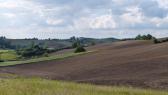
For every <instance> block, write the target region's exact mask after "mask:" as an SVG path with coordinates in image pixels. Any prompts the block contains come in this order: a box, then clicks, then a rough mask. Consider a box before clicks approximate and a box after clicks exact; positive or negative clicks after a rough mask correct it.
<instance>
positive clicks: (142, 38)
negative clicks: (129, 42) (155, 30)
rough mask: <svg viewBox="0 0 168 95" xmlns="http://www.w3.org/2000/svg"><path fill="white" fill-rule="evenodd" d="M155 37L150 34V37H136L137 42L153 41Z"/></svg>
mask: <svg viewBox="0 0 168 95" xmlns="http://www.w3.org/2000/svg"><path fill="white" fill-rule="evenodd" d="M154 38H155V37H153V36H152V35H150V34H148V35H138V36H136V38H135V40H152V39H154Z"/></svg>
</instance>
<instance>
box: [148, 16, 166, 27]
mask: <svg viewBox="0 0 168 95" xmlns="http://www.w3.org/2000/svg"><path fill="white" fill-rule="evenodd" d="M150 22H152V23H154V24H155V25H156V26H157V27H160V26H161V25H162V24H164V23H168V16H166V17H165V18H158V17H154V18H151V19H150Z"/></svg>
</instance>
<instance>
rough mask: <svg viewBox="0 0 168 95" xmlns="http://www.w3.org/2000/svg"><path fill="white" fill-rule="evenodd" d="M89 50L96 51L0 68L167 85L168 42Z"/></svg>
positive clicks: (70, 78)
mask: <svg viewBox="0 0 168 95" xmlns="http://www.w3.org/2000/svg"><path fill="white" fill-rule="evenodd" d="M88 50H94V51H95V52H93V53H89V54H84V55H80V56H75V57H71V58H66V59H63V60H53V61H45V62H39V63H36V64H22V65H15V66H9V67H0V72H1V73H12V74H17V75H22V76H27V77H30V76H38V77H42V78H47V79H54V80H66V81H74V82H82V83H83V82H84V83H92V84H98V85H114V86H133V87H142V88H144V87H145V88H159V89H168V43H161V44H152V42H150V41H123V42H115V43H111V44H102V45H97V46H93V47H90V48H88Z"/></svg>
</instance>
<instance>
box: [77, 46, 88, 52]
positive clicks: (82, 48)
mask: <svg viewBox="0 0 168 95" xmlns="http://www.w3.org/2000/svg"><path fill="white" fill-rule="evenodd" d="M79 52H86V49H85V48H84V47H83V46H78V47H77V48H76V50H75V53H79Z"/></svg>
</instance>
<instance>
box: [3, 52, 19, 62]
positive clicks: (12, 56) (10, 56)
mask: <svg viewBox="0 0 168 95" xmlns="http://www.w3.org/2000/svg"><path fill="white" fill-rule="evenodd" d="M0 59H1V60H4V61H14V60H17V59H18V55H17V54H16V52H15V51H13V50H0Z"/></svg>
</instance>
